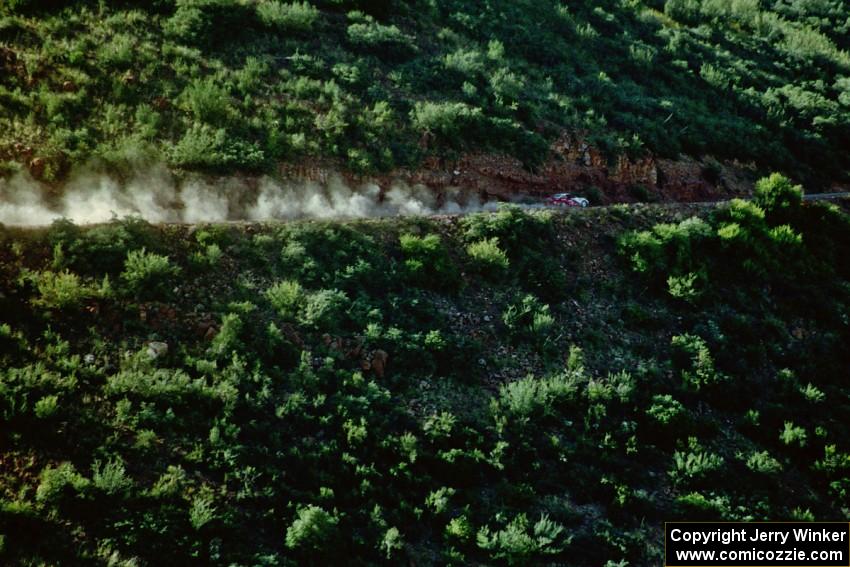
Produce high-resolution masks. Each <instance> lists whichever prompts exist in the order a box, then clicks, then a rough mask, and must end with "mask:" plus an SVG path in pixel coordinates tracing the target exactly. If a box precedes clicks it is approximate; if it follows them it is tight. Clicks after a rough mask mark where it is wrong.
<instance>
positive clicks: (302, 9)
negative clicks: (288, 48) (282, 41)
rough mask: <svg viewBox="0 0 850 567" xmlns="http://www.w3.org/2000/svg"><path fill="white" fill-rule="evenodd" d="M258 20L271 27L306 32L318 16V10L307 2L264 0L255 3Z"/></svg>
mask: <svg viewBox="0 0 850 567" xmlns="http://www.w3.org/2000/svg"><path fill="white" fill-rule="evenodd" d="M257 15H258V16H259V18H260V21H261V22H262V23H263V24H264V25H266V26H268V27H270V28H273V29H276V30H280V31H286V32H307V31H310V30H311V29H312V28H313V24H314V23H315V22H316V19H317V18H318V17H319V10H317V9H316V7H315V6H312V5H310V4H309V3H308V2H277V1H276V0H266V1H263V2H260V3H259V4H257Z"/></svg>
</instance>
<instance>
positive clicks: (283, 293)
mask: <svg viewBox="0 0 850 567" xmlns="http://www.w3.org/2000/svg"><path fill="white" fill-rule="evenodd" d="M266 298H267V299H268V300H269V302H270V303H271V304H272V307H274V308H275V309H276V310H277V312H278V313H279V314H280V316H281V317H283V318H285V319H288V320H290V321H294V320H295V319H296V317H297V316H298V313H299V312H300V311H301V308H302V307H303V306H304V303H305V300H306V296H305V293H304V288H302V287H301V284H300V283H298V282H297V281H293V280H284V281H280V282H278V283H276V284H274V285H273V286H271V287H270V288H269V289H267V290H266Z"/></svg>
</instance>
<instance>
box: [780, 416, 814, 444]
mask: <svg viewBox="0 0 850 567" xmlns="http://www.w3.org/2000/svg"><path fill="white" fill-rule="evenodd" d="M806 438H807V435H806V430H805V429H803V428H802V427H799V426H797V425H794V422H792V421H786V422H785V428H784V429H783V430H782V432H781V433H780V434H779V439H780V440H781V441H782V442H783V443H784V444H786V445H797V446H798V447H805V446H806Z"/></svg>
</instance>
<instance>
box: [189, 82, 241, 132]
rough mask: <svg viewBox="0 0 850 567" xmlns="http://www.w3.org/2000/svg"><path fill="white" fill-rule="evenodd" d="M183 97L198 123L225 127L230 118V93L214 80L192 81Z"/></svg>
mask: <svg viewBox="0 0 850 567" xmlns="http://www.w3.org/2000/svg"><path fill="white" fill-rule="evenodd" d="M181 97H182V99H183V100H184V104H185V105H186V108H187V109H188V110H189V111H190V112H191V113H192V116H193V117H194V118H195V120H196V121H198V122H205V123H207V124H216V125H223V124H225V123H226V122H227V120H228V117H229V116H230V111H231V102H230V93H228V92H227V89H225V88H224V87H222V86H221V85H219V84H218V83H217V82H216V81H215V80H214V79H212V78H207V79H203V80H201V79H196V80H194V81H192V82H191V83H190V84H189V86H187V87H186V89H185V90H184V91H183V94H182V95H181Z"/></svg>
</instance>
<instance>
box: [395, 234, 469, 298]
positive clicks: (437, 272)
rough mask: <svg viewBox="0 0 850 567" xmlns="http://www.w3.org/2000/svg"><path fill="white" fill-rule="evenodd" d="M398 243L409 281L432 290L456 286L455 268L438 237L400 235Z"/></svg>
mask: <svg viewBox="0 0 850 567" xmlns="http://www.w3.org/2000/svg"><path fill="white" fill-rule="evenodd" d="M399 241H400V243H401V251H402V254H403V255H404V269H405V272H406V275H407V277H408V278H409V279H410V281H412V282H414V283H415V284H416V285H418V286H420V287H424V288H433V289H451V288H453V287H455V286H456V285H457V284H458V282H459V274H458V271H457V268H455V266H454V264H453V262H452V260H451V258H450V257H449V254H448V251H447V250H446V247H445V245H444V244H443V241H442V240H441V239H440V237H439V235H437V234H428V235H426V236H416V235H413V234H402V235H401V237H400V238H399Z"/></svg>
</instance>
